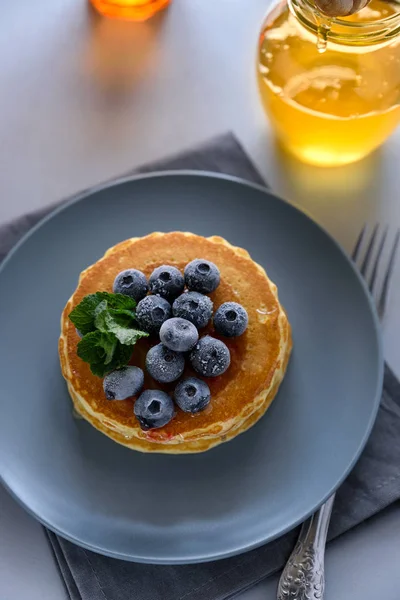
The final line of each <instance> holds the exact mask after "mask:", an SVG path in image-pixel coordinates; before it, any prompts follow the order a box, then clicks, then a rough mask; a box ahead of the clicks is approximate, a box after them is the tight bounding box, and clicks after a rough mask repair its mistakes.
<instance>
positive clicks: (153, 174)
mask: <svg viewBox="0 0 400 600" xmlns="http://www.w3.org/2000/svg"><path fill="white" fill-rule="evenodd" d="M180 176H183V177H187V176H189V177H192V176H194V177H200V178H206V179H217V180H223V181H229V182H232V183H235V184H239V185H241V186H244V187H245V188H246V187H247V188H251V189H255V190H257V191H260V192H262V193H264V194H267V195H270V196H273V197H274V199H276V200H278V201H280V202H283V203H284V204H286V205H288V206H289V207H290V208H291V209H293V210H294V211H295V212H297V213H300V214H301V215H302V216H305V217H306V219H308V220H309V221H311V222H312V224H313V225H314V226H316V227H317V228H318V229H319V230H320V231H321V232H322V233H323V234H325V236H327V237H328V238H329V240H330V241H331V242H332V243H333V244H334V246H335V247H336V249H337V250H338V251H339V253H340V254H341V255H342V257H343V258H344V259H345V261H346V262H347V264H348V265H349V266H350V268H351V270H352V272H353V274H354V275H355V276H356V279H357V280H358V282H359V284H361V288H362V290H363V293H364V296H365V298H366V300H367V303H368V307H369V311H370V315H371V317H372V323H373V329H374V334H375V340H376V344H377V353H378V361H379V365H377V375H378V377H377V386H376V389H375V393H374V407H373V410H372V411H371V414H370V417H369V421H368V426H367V428H366V431H365V433H364V435H363V437H362V439H361V441H360V443H359V445H358V448H357V451H356V452H355V454H354V456H353V458H352V460H351V461H350V463H349V465H348V467H347V469H346V470H345V471H344V473H343V474H342V476H341V477H339V478H338V479H337V481H336V482H335V483H334V484H333V485H332V486H331V488H330V489H329V491H328V492H327V493H326V494H325V495H324V497H323V499H322V501H320V502H318V504H317V505H316V506H314V507H313V508H312V509H311V510H310V511H308V512H307V514H305V515H304V516H302V517H300V518H297V519H295V520H293V521H291V522H290V523H289V524H288V525H287V526H286V527H285V528H283V529H281V530H280V531H278V532H274V533H272V534H270V535H263V536H261V537H260V538H259V539H257V540H255V541H254V542H253V543H248V544H242V545H240V546H238V547H235V548H233V549H232V550H230V551H227V552H220V553H218V554H215V553H214V554H212V553H208V554H205V553H203V554H202V555H201V556H192V557H190V558H185V557H184V556H181V557H174V558H173V559H172V560H171V559H168V557H165V558H160V557H157V558H154V557H153V558H152V557H149V556H134V555H133V554H132V553H131V554H126V553H121V552H118V551H113V550H109V549H108V548H106V547H105V546H104V545H103V546H98V545H92V544H90V543H87V542H86V541H85V540H82V539H79V538H78V537H76V536H74V535H70V534H69V533H68V532H66V531H63V530H61V529H59V528H57V526H55V525H54V524H52V523H49V522H48V521H47V520H46V518H45V517H43V516H42V515H40V514H39V513H38V512H35V511H34V510H33V509H31V508H30V507H29V506H28V505H27V504H26V503H25V502H24V501H23V500H22V499H21V498H19V496H18V494H17V493H16V492H14V490H13V489H12V487H11V486H10V485H9V484H8V483H7V481H6V479H5V477H4V476H3V475H2V474H1V473H0V483H1V484H2V485H3V487H4V488H5V489H6V490H7V492H8V493H9V494H10V495H11V497H12V498H13V499H14V500H15V501H16V502H17V503H18V504H19V505H20V506H21V507H22V508H23V509H24V510H25V511H26V512H27V513H28V514H30V515H31V516H33V517H34V518H35V519H36V520H37V521H39V522H40V523H41V524H42V525H43V526H45V527H46V528H47V529H49V530H50V531H52V532H53V533H55V534H56V535H59V536H61V537H62V538H64V539H66V540H68V541H69V542H72V543H74V544H77V545H78V546H80V547H82V548H84V549H86V550H90V551H91V552H95V553H98V554H102V555H105V556H108V557H111V558H115V559H119V560H125V561H129V562H136V563H141V564H159V565H183V564H196V563H205V562H210V561H214V560H222V559H224V558H230V557H232V556H237V555H239V554H243V553H246V552H250V551H251V550H254V549H256V548H259V547H260V546H263V545H264V544H267V543H269V542H272V541H273V540H276V539H277V538H279V537H281V536H283V535H285V533H287V532H288V531H291V530H292V529H294V528H295V527H297V526H298V525H300V524H301V523H302V522H303V521H305V520H306V519H307V518H308V517H310V516H311V515H312V514H313V513H314V512H315V511H316V510H317V509H318V508H319V507H320V506H321V505H322V504H323V503H324V502H326V500H327V499H328V498H329V497H330V496H331V495H332V494H333V493H334V492H335V491H336V490H337V489H338V488H339V487H340V485H341V484H342V483H343V482H344V480H345V479H346V478H347V476H348V475H349V473H350V472H351V470H352V469H353V467H354V466H355V464H356V463H357V461H358V459H359V457H360V455H361V453H362V451H363V449H364V447H365V445H366V443H367V441H368V438H369V436H370V434H371V431H372V428H373V425H374V423H375V420H376V416H377V413H378V410H379V406H380V399H381V393H382V388H383V377H384V354H383V341H382V334H381V327H380V322H379V318H378V315H377V311H376V308H375V304H374V302H373V298H372V296H371V295H370V293H369V291H368V287H367V284H366V282H365V281H364V279H363V277H362V276H361V274H360V273H359V271H358V269H357V268H356V266H355V265H354V263H353V261H352V260H351V258H350V257H349V256H348V254H347V253H346V252H345V250H344V249H343V248H342V246H341V245H340V244H339V242H338V241H337V240H336V239H335V238H334V237H333V236H332V235H331V234H330V233H329V232H328V231H327V230H326V228H325V227H324V226H322V225H321V224H320V223H318V222H317V221H316V220H315V219H313V217H312V216H311V215H310V214H309V213H308V211H306V210H304V209H303V208H302V207H300V206H298V205H296V204H295V203H292V202H289V201H288V200H286V199H284V198H282V197H281V196H279V195H278V194H276V193H275V192H273V191H272V190H271V189H270V188H269V187H267V185H262V184H259V183H254V182H252V181H248V180H246V179H243V178H242V177H237V176H235V175H230V174H225V173H218V172H214V171H206V170H196V169H174V170H162V171H150V172H148V173H137V174H133V175H127V176H123V177H118V178H116V179H113V180H110V181H106V182H103V183H100V184H98V185H95V186H93V187H91V188H87V189H85V190H83V191H82V192H79V193H77V194H75V195H73V196H72V197H71V198H69V199H68V200H66V201H64V202H63V201H61V202H60V205H59V206H55V208H54V209H53V210H51V211H50V212H49V213H48V214H47V215H45V216H44V217H43V218H42V219H40V220H39V221H38V223H36V224H35V225H34V226H33V227H32V228H31V229H29V231H27V232H26V233H25V234H24V235H23V236H22V237H21V239H20V240H18V242H17V243H16V244H15V245H14V246H13V247H12V249H11V250H10V251H9V252H8V254H7V255H6V257H5V258H4V260H3V261H2V262H1V264H0V278H1V276H2V273H3V271H4V269H5V268H6V266H7V265H8V263H9V262H10V261H11V260H12V258H13V256H14V254H15V253H16V252H18V250H19V249H20V247H22V246H23V245H24V244H25V242H26V241H27V240H28V239H29V238H30V237H31V236H32V235H35V234H36V232H37V231H39V230H40V228H41V227H42V226H43V225H44V224H45V223H47V222H48V221H50V220H52V219H53V218H54V217H56V216H57V215H58V214H59V213H61V212H63V211H64V210H67V209H68V208H69V207H71V206H73V205H74V204H77V203H78V202H81V201H83V200H84V199H85V198H88V197H90V196H92V195H93V194H96V193H98V192H101V191H104V190H107V189H109V188H113V187H116V186H119V185H121V184H124V183H129V182H133V181H137V180H143V179H155V178H159V177H180Z"/></svg>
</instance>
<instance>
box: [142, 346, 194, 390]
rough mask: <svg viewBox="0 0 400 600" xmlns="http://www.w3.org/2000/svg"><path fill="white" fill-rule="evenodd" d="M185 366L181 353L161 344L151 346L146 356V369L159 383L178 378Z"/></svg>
mask: <svg viewBox="0 0 400 600" xmlns="http://www.w3.org/2000/svg"><path fill="white" fill-rule="evenodd" d="M184 368H185V359H184V357H183V355H182V354H178V352H174V351H173V350H170V349H169V348H167V347H166V346H164V345H163V344H157V346H153V348H150V350H149V351H148V353H147V356H146V369H147V371H148V372H149V374H150V375H151V376H152V378H153V379H155V380H156V381H160V382H161V383H170V382H171V381H175V380H176V379H179V377H180V376H181V375H182V373H183V369H184Z"/></svg>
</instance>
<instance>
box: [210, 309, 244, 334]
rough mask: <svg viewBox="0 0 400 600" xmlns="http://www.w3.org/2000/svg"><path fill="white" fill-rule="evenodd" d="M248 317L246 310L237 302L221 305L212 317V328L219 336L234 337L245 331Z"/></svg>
mask: <svg viewBox="0 0 400 600" xmlns="http://www.w3.org/2000/svg"><path fill="white" fill-rule="evenodd" d="M248 322H249V317H248V316H247V311H246V309H244V308H243V306H241V305H240V304H238V303H237V302H225V303H224V304H221V306H220V307H219V308H218V310H217V311H216V312H215V315H214V327H215V330H216V331H218V333H220V334H221V335H225V336H226V337H236V336H238V335H242V333H244V332H245V331H246V329H247V325H248Z"/></svg>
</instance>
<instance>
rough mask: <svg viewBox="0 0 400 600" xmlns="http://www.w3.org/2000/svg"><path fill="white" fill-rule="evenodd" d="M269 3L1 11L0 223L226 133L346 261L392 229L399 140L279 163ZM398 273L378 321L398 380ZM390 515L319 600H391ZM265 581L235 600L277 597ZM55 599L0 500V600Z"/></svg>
mask: <svg viewBox="0 0 400 600" xmlns="http://www.w3.org/2000/svg"><path fill="white" fill-rule="evenodd" d="M267 9H268V0H174V2H173V4H172V6H171V8H170V10H169V11H167V12H165V13H164V14H162V15H159V16H158V17H156V18H154V19H153V20H151V21H148V22H147V23H144V24H141V25H137V24H130V23H123V22H114V21H109V20H106V19H101V18H94V15H93V14H92V13H91V11H89V10H88V9H87V5H86V0H57V1H54V0H31V1H30V2H27V1H26V0H13V1H12V2H11V1H10V2H3V3H2V8H1V16H2V26H1V33H0V90H1V94H0V109H1V110H0V127H1V129H0V132H1V144H0V221H1V222H4V221H7V220H9V219H11V218H13V217H16V216H18V215H20V214H23V213H24V212H26V211H28V210H33V209H35V208H37V207H41V206H46V205H47V204H50V203H52V202H54V201H55V200H57V199H60V198H63V197H66V196H68V195H70V194H72V193H74V192H76V191H78V190H81V189H82V188H85V187H87V186H90V185H92V184H95V183H99V182H100V181H102V180H105V179H108V178H110V177H112V176H116V175H119V174H121V173H123V172H124V171H126V170H128V169H130V168H132V167H134V166H135V165H139V164H141V163H144V162H147V161H149V160H153V159H155V158H161V157H164V156H165V155H167V154H170V153H173V152H175V151H178V150H182V149H184V148H186V147H190V146H192V145H193V144H195V143H197V142H201V141H203V140H205V139H207V138H209V137H210V136H212V135H214V134H217V133H221V132H223V131H226V130H231V131H233V132H234V133H235V134H236V135H237V137H238V138H239V139H240V140H241V142H242V144H243V145H244V147H245V149H246V150H247V152H248V153H249V154H250V156H251V157H252V158H253V160H254V162H255V163H256V165H257V167H258V168H259V170H260V172H261V173H262V174H263V176H264V177H265V178H266V180H267V181H268V182H269V183H270V185H271V186H272V188H273V189H274V190H275V191H276V192H277V193H279V194H280V195H282V196H284V197H286V198H287V199H289V200H290V201H292V202H294V203H296V204H299V205H300V206H302V207H303V208H304V209H305V210H307V211H308V212H309V213H310V214H311V215H312V216H313V217H314V218H315V219H316V220H317V221H319V222H320V223H322V224H323V225H324V226H325V227H326V228H327V229H328V230H329V231H330V232H331V233H332V234H333V235H335V237H336V238H337V239H338V240H339V241H340V242H341V243H342V244H343V245H344V246H345V247H346V248H347V249H350V248H351V247H352V245H353V243H354V240H355V238H356V237H357V234H358V232H359V230H360V228H361V225H362V224H363V223H365V222H371V223H374V222H376V221H379V222H382V223H389V224H390V225H391V227H392V229H391V233H392V232H393V231H394V227H396V226H399V225H400V199H399V190H400V168H399V164H400V162H399V159H400V131H399V132H398V133H397V134H395V135H394V136H393V137H392V138H391V140H389V142H388V143H387V144H386V145H385V147H384V148H383V149H382V151H380V152H379V153H378V154H377V155H375V156H373V157H372V158H370V159H368V160H366V161H365V162H363V163H360V164H357V165H354V166H352V167H348V168H343V169H334V170H324V169H313V168H311V167H307V166H304V165H300V164H297V163H294V162H292V161H290V160H287V159H285V158H284V157H282V156H281V155H280V154H279V153H278V152H277V151H276V150H275V147H274V145H273V141H272V138H271V135H270V131H269V128H268V123H267V121H266V119H265V117H264V114H263V112H262V110H261V107H260V104H259V102H258V98H257V90H256V85H255V78H254V56H255V51H254V48H255V43H256V37H257V33H258V29H259V26H260V23H261V19H262V17H263V15H264V13H265V12H266V10H267ZM399 306H400V268H399V265H397V269H396V272H395V277H394V281H393V285H392V293H391V297H390V302H389V307H388V314H387V317H386V320H385V323H384V343H385V350H386V356H387V358H388V361H389V363H390V364H391V365H392V367H393V368H394V370H395V371H396V373H397V374H399V375H400V352H399V349H398V339H399V334H400V311H399V310H398V309H397V310H396V307H399ZM399 564H400V503H397V504H395V505H394V506H392V507H391V508H390V509H388V510H387V511H385V512H384V513H382V514H380V515H378V516H377V517H376V518H374V519H371V520H370V521H368V522H367V523H365V524H363V525H361V526H360V527H358V528H357V529H355V530H353V531H352V532H350V533H348V534H346V535H344V536H342V537H341V538H340V539H338V540H337V541H335V542H334V543H332V544H331V545H330V546H329V548H328V551H327V557H326V569H327V593H326V598H327V600H381V599H385V600H398V598H399V594H400V591H399V590H400V570H399ZM275 591H276V580H275V579H270V580H268V581H267V582H263V583H261V584H260V585H258V586H257V587H255V588H253V589H252V590H249V591H248V592H246V593H245V594H243V595H241V597H240V598H241V600H261V599H264V598H266V599H268V600H273V599H274V598H275V593H276V592H275ZM25 598H29V600H65V598H66V596H65V591H64V588H63V585H62V583H61V580H60V578H59V575H58V572H57V570H56V567H55V565H54V562H53V560H52V556H51V553H50V550H49V548H48V546H47V543H46V541H45V538H44V535H43V532H42V530H41V527H40V526H39V525H38V524H37V523H36V522H35V521H34V520H33V519H32V518H31V517H29V516H28V515H27V514H26V513H24V512H23V510H22V509H21V508H19V506H17V505H16V504H15V502H14V501H13V500H12V499H11V498H10V497H9V496H8V494H7V493H6V492H5V491H4V490H3V489H0V600H22V599H25Z"/></svg>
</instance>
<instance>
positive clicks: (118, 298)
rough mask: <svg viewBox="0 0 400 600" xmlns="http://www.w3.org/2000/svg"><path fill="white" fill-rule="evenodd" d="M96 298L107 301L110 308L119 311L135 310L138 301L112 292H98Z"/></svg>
mask: <svg viewBox="0 0 400 600" xmlns="http://www.w3.org/2000/svg"><path fill="white" fill-rule="evenodd" d="M96 296H97V297H98V298H100V300H107V304H108V307H109V308H115V309H119V310H133V309H134V308H136V301H135V300H134V299H133V298H130V296H125V295H124V294H112V293H110V292H97V293H96Z"/></svg>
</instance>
